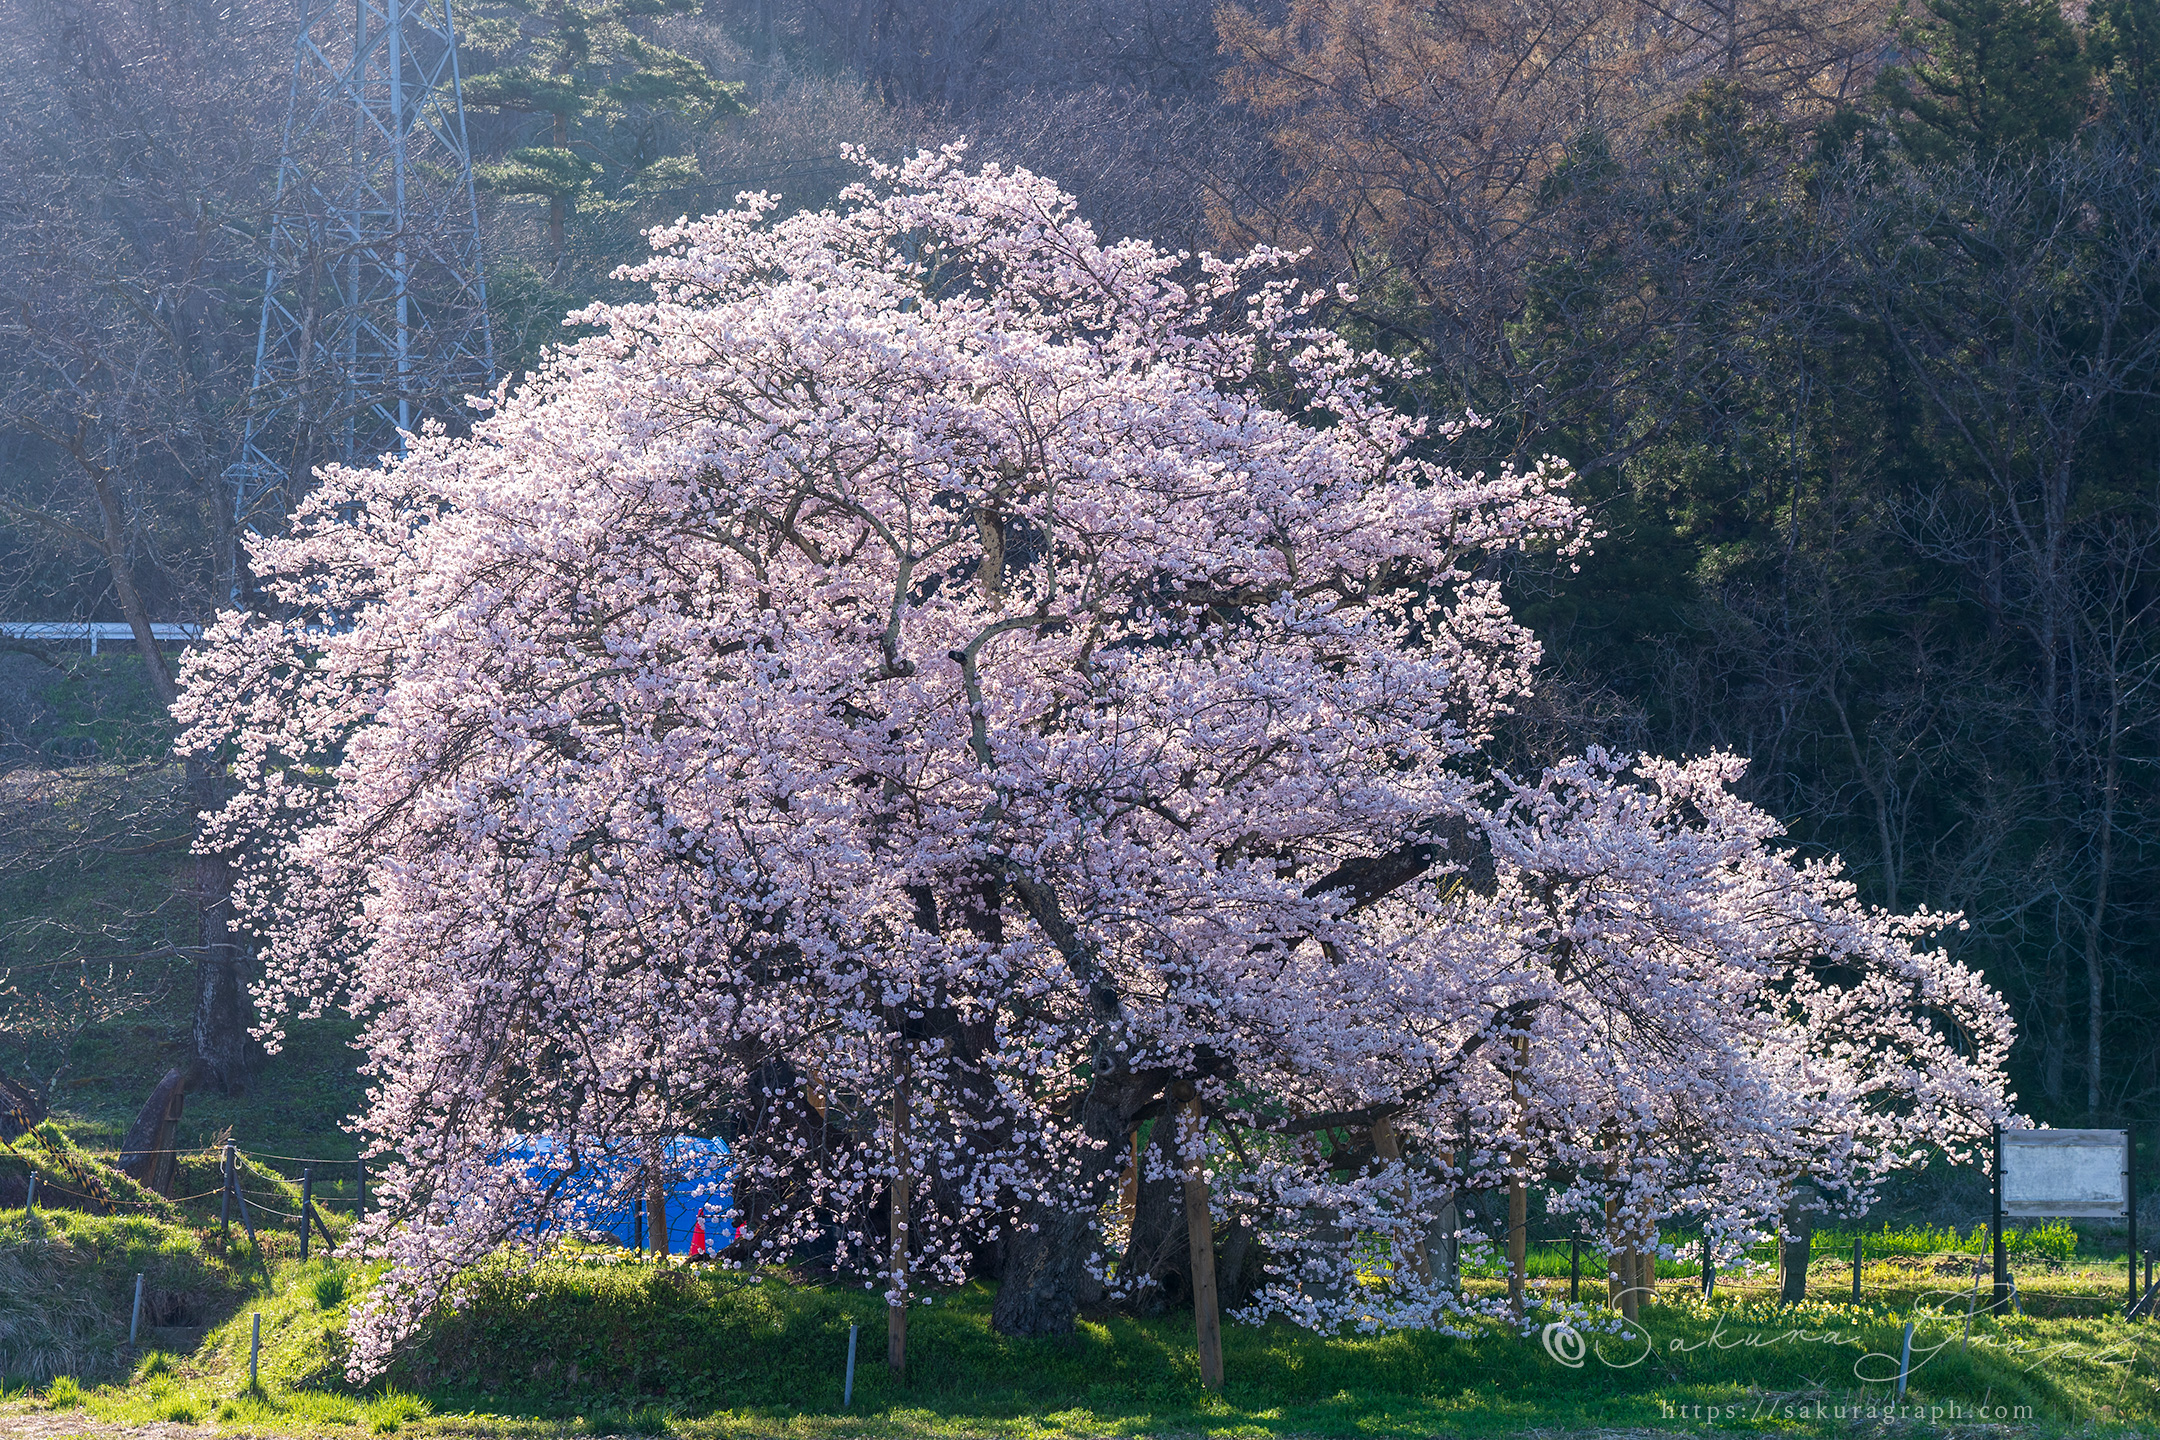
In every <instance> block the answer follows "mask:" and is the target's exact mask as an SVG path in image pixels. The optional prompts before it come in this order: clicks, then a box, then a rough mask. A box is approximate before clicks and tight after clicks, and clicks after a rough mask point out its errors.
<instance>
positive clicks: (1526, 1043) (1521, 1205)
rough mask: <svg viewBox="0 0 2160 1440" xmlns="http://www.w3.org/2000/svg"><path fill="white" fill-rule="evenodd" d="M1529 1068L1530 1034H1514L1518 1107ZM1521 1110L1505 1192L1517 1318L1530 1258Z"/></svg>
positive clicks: (1510, 1286)
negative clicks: (1523, 1079)
mask: <svg viewBox="0 0 2160 1440" xmlns="http://www.w3.org/2000/svg"><path fill="white" fill-rule="evenodd" d="M1529 1068H1530V1037H1529V1036H1528V1035H1518V1036H1516V1037H1515V1063H1514V1065H1512V1066H1511V1067H1509V1076H1508V1089H1509V1091H1510V1093H1511V1094H1512V1095H1513V1097H1514V1099H1515V1103H1516V1105H1517V1106H1518V1107H1519V1106H1521V1105H1522V1103H1523V1091H1522V1075H1523V1071H1525V1070H1527V1069H1529ZM1523 1119H1524V1112H1523V1111H1522V1110H1521V1109H1518V1110H1517V1111H1516V1118H1515V1133H1516V1141H1517V1143H1516V1146H1515V1154H1514V1156H1513V1157H1512V1158H1513V1161H1514V1163H1513V1164H1512V1165H1510V1166H1509V1169H1510V1170H1511V1171H1513V1174H1512V1175H1511V1176H1510V1178H1509V1180H1508V1192H1507V1227H1508V1228H1507V1257H1508V1267H1507V1295H1508V1311H1509V1313H1510V1314H1512V1315H1513V1316H1514V1317H1515V1318H1516V1319H1517V1320H1520V1319H1522V1316H1523V1291H1524V1289H1525V1288H1526V1282H1527V1280H1528V1276H1529V1258H1530V1196H1529V1193H1528V1191H1527V1190H1526V1189H1525V1188H1524V1186H1523V1168H1524V1167H1525V1166H1526V1165H1528V1164H1529V1163H1530V1155H1529V1151H1528V1150H1527V1148H1525V1147H1524V1146H1523V1145H1522V1143H1521V1138H1522V1129H1523Z"/></svg>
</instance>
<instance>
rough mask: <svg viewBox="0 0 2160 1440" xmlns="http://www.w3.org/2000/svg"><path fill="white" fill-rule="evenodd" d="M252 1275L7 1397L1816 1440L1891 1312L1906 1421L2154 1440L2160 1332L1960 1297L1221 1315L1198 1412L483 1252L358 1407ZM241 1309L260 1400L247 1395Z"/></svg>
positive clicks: (1160, 1332)
mask: <svg viewBox="0 0 2160 1440" xmlns="http://www.w3.org/2000/svg"><path fill="white" fill-rule="evenodd" d="M275 1274H276V1279H275V1283H274V1285H273V1286H271V1287H270V1288H268V1289H267V1290H260V1289H258V1290H256V1291H253V1292H250V1293H248V1294H247V1295H246V1296H245V1297H244V1298H243V1299H241V1300H240V1301H239V1303H237V1304H236V1306H235V1308H234V1309H233V1310H232V1312H231V1314H230V1315H229V1316H228V1317H227V1318H226V1319H225V1320H224V1322H223V1323H222V1324H220V1325H218V1326H217V1327H215V1328H213V1329H212V1330H211V1331H210V1333H209V1334H208V1335H207V1336H206V1337H205V1338H204V1340H203V1342H202V1344H201V1345H200V1347H199V1348H197V1349H196V1350H194V1351H193V1352H192V1353H191V1354H189V1355H186V1356H175V1355H169V1354H164V1353H158V1352H150V1353H146V1354H144V1355H143V1356H142V1357H141V1358H140V1359H139V1360H138V1362H137V1363H136V1365H135V1367H134V1369H133V1372H132V1374H129V1375H127V1376H126V1378H125V1380H124V1382H121V1383H113V1382H112V1381H108V1382H107V1383H104V1384H98V1385H93V1384H90V1383H88V1382H82V1383H79V1384H77V1385H76V1386H75V1387H74V1388H73V1389H70V1388H69V1387H68V1386H67V1385H66V1384H64V1383H62V1382H57V1381H56V1382H51V1383H49V1384H47V1385H46V1386H45V1387H44V1388H43V1390H42V1393H41V1396H40V1398H39V1400H38V1401H37V1402H35V1403H41V1404H63V1405H69V1406H74V1405H79V1406H80V1407H81V1410H82V1413H84V1414H85V1415H87V1416H89V1417H91V1418H94V1419H98V1420H103V1421H109V1422H113V1423H122V1424H141V1423H147V1422H149V1421H153V1420H160V1419H165V1420H174V1419H187V1418H190V1417H192V1418H193V1419H196V1420H209V1421H215V1422H218V1423H221V1424H225V1425H232V1426H240V1427H245V1428H250V1429H257V1430H271V1431H284V1432H313V1431H320V1430H329V1431H331V1432H333V1433H351V1432H352V1430H353V1429H359V1430H364V1431H372V1432H376V1433H382V1432H387V1431H390V1430H393V1429H399V1428H405V1427H418V1428H421V1429H423V1430H433V1429H448V1430H451V1431H455V1432H459V1433H473V1432H475V1431H478V1432H480V1433H488V1434H515V1433H526V1432H530V1433H535V1434H572V1433H576V1434H659V1433H663V1432H667V1433H678V1434H683V1435H713V1436H716V1437H718V1436H749V1435H805V1436H817V1435H827V1434H831V1435H842V1434H869V1435H883V1436H896V1435H904V1436H917V1435H920V1436H961V1435H997V1436H1010V1437H1016V1440H1017V1437H1026V1440H1034V1437H1051V1436H1065V1435H1090V1436H1095V1435H1101V1436H1110V1435H1141V1434H1150V1435H1154V1434H1165V1433H1175V1434H1200V1433H1206V1434H1210V1435H1223V1436H1250V1437H1261V1436H1276V1435H1282V1436H1289V1435H1317V1436H1363V1435H1421V1436H1430V1435H1438V1434H1446V1435H1458V1436H1484V1435H1499V1434H1511V1433H1517V1432H1519V1431H1522V1430H1528V1429H1538V1430H1556V1431H1566V1430H1588V1429H1614V1428H1643V1429H1702V1428H1727V1429H1743V1430H1744V1429H1752V1428H1763V1427H1767V1428H1774V1429H1779V1430H1783V1431H1786V1432H1790V1433H1807V1434H1815V1433H1821V1434H1842V1433H1845V1432H1847V1431H1849V1430H1851V1429H1854V1428H1856V1427H1855V1425H1854V1424H1853V1422H1852V1417H1851V1413H1850V1412H1852V1411H1854V1410H1855V1409H1857V1410H1858V1411H1859V1412H1860V1415H1861V1417H1862V1418H1864V1417H1865V1416H1866V1412H1867V1410H1868V1407H1870V1406H1873V1407H1875V1409H1876V1410H1877V1412H1878V1413H1879V1412H1880V1411H1881V1409H1882V1407H1883V1406H1885V1405H1887V1404H1889V1403H1890V1400H1889V1390H1890V1384H1889V1377H1890V1376H1891V1375H1892V1374H1893V1373H1894V1368H1895V1362H1894V1357H1895V1356H1896V1354H1897V1352H1898V1346H1899V1342H1900V1340H1901V1338H1902V1334H1903V1325H1904V1322H1905V1321H1906V1319H1908V1318H1911V1319H1913V1320H1915V1321H1916V1324H1917V1336H1918V1338H1917V1339H1916V1342H1915V1353H1916V1357H1917V1363H1916V1365H1915V1368H1914V1371H1913V1374H1912V1379H1911V1389H1910V1392H1909V1395H1908V1399H1907V1401H1906V1404H1907V1406H1908V1407H1911V1406H1918V1407H1919V1411H1918V1413H1919V1415H1920V1417H1921V1418H1922V1419H1923V1420H1925V1419H1926V1418H1927V1416H1928V1414H1929V1412H1930V1410H1931V1409H1940V1410H1944V1411H1945V1412H1947V1409H1948V1407H1950V1406H1952V1405H1956V1406H1959V1407H1962V1408H1963V1409H1965V1410H1967V1411H1970V1410H1971V1408H1972V1407H1975V1406H1978V1405H1980V1404H1981V1403H1982V1402H1983V1400H1984V1401H1985V1402H1986V1403H1987V1405H1988V1406H1989V1407H1990V1408H1991V1409H1992V1407H1994V1406H1995V1405H1997V1404H2000V1405H2001V1406H2003V1407H2004V1408H2005V1410H2006V1411H2007V1412H2009V1413H2008V1414H2006V1415H2005V1417H2003V1418H2004V1420H2005V1421H2006V1422H2008V1421H2010V1420H2013V1419H2014V1420H2016V1421H2017V1422H2018V1426H2017V1428H2018V1429H2019V1430H2020V1431H2021V1432H2026V1433H2035V1434H2049V1433H2057V1432H2067V1431H2073V1430H2074V1431H2078V1432H2079V1433H2151V1431H2152V1430H2153V1428H2154V1427H2156V1426H2160V1387H2156V1386H2155V1383H2154V1376H2155V1366H2156V1364H2160V1326H2152V1325H2144V1326H2137V1325H2130V1324H2126V1323H2125V1322H2123V1321H2121V1320H2119V1319H2095V1320H2036V1319H2023V1318H2016V1317H2013V1318H2010V1319H2007V1320H2004V1321H2001V1322H1997V1321H1993V1320H1990V1319H1988V1318H1987V1317H1985V1316H1982V1317H1980V1318H1979V1319H1977V1320H1976V1321H1975V1323H1974V1325H1973V1328H1972V1332H1971V1336H1970V1339H1969V1341H1965V1340H1963V1339H1962V1337H1963V1325H1964V1314H1963V1311H1962V1308H1961V1307H1960V1306H1958V1305H1957V1304H1955V1303H1945V1297H1937V1298H1936V1303H1934V1304H1921V1305H1918V1306H1906V1307H1904V1308H1897V1307H1893V1306H1891V1305H1889V1304H1870V1305H1867V1306H1863V1307H1853V1306H1850V1305H1839V1304H1833V1303H1828V1302H1823V1301H1810V1302H1808V1303H1807V1304H1805V1305H1802V1306H1799V1307H1792V1308H1785V1307H1780V1306H1777V1305H1775V1304H1773V1303H1771V1302H1770V1301H1769V1300H1768V1299H1767V1298H1765V1297H1759V1296H1757V1297H1745V1298H1736V1299H1726V1300H1722V1301H1720V1302H1718V1303H1716V1304H1714V1305H1711V1306H1705V1305H1703V1304H1701V1303H1700V1302H1699V1301H1695V1300H1692V1299H1682V1298H1679V1297H1675V1298H1674V1300H1673V1301H1672V1303H1661V1304H1656V1305H1652V1306H1649V1307H1646V1309H1645V1312H1644V1317H1643V1325H1642V1329H1641V1331H1640V1332H1639V1333H1637V1334H1634V1335H1631V1336H1625V1337H1615V1338H1611V1339H1607V1340H1605V1341H1602V1342H1595V1343H1593V1344H1592V1345H1591V1346H1590V1347H1589V1349H1588V1350H1587V1352H1586V1353H1585V1354H1584V1356H1583V1357H1582V1359H1583V1363H1582V1364H1581V1365H1580V1366H1579V1367H1570V1366H1567V1365H1564V1364H1562V1363H1560V1362H1559V1361H1558V1360H1556V1359H1555V1357H1554V1355H1553V1353H1552V1352H1551V1351H1549V1350H1548V1349H1547V1347H1546V1346H1545V1344H1543V1343H1542V1342H1541V1339H1540V1338H1539V1337H1537V1336H1532V1337H1530V1338H1527V1339H1525V1338H1520V1337H1518V1336H1516V1335H1514V1334H1513V1333H1511V1332H1508V1331H1507V1330H1505V1329H1504V1328H1503V1327H1502V1326H1499V1325H1497V1324H1492V1325H1486V1326H1484V1327H1481V1328H1480V1330H1479V1332H1478V1333H1476V1334H1475V1335H1473V1336H1472V1337H1470V1338H1467V1339H1451V1338H1447V1337H1443V1336H1438V1335H1433V1334H1429V1333H1419V1334H1391V1335H1372V1336H1359V1335H1345V1336H1334V1337H1328V1336H1316V1335H1312V1334H1310V1333H1307V1332H1303V1331H1299V1330H1296V1329H1293V1328H1291V1327H1289V1326H1286V1325H1282V1324H1279V1323H1277V1324H1270V1325H1266V1326H1246V1325H1235V1324H1233V1325H1230V1326H1227V1327H1226V1328H1225V1332H1224V1352H1225V1367H1226V1370H1227V1372H1228V1383H1227V1385H1226V1386H1225V1388H1224V1390H1223V1392H1222V1393H1221V1394H1220V1395H1211V1394H1209V1393H1207V1392H1206V1391H1205V1390H1203V1389H1202V1388H1201V1387H1200V1384H1199V1375H1198V1369H1197V1363H1196V1361H1195V1358H1194V1347H1193V1337H1192V1329H1191V1321H1190V1318H1189V1317H1186V1316H1171V1317H1166V1318H1163V1319H1159V1320H1137V1319H1132V1318H1128V1317H1112V1316H1103V1317H1098V1318H1096V1319H1092V1320H1086V1321H1083V1323H1082V1325H1081V1327H1080V1329H1079V1331H1078V1332H1077V1333H1076V1334H1074V1335H1072V1336H1069V1337H1064V1338H1059V1339H1048V1340H1034V1341H1014V1340H1007V1339H1004V1338H1002V1337H999V1336H997V1335H995V1334H994V1333H993V1332H992V1331H991V1329H990V1326H989V1308H990V1300H991V1294H990V1292H989V1290H988V1289H987V1288H986V1287H981V1286H976V1287H970V1288H969V1289H967V1290H964V1291H961V1292H958V1293H955V1294H948V1295H943V1296H939V1297H938V1298H937V1299H936V1300H935V1301H934V1302H933V1303H930V1304H927V1305H923V1306H919V1307H917V1308H916V1309H914V1310H913V1311H912V1312H911V1317H910V1322H909V1373H908V1375H907V1377H906V1378H905V1379H904V1380H900V1379H895V1378H894V1377H892V1376H891V1375H889V1374H888V1373H887V1371H886V1368H885V1365H884V1363H883V1362H884V1356H883V1349H884V1345H883V1341H884V1330H885V1325H884V1320H885V1314H884V1309H883V1306H882V1305H881V1304H880V1303H879V1301H878V1300H877V1298H876V1297H874V1296H871V1295H868V1294H866V1293H864V1292H862V1291H859V1290H853V1289H843V1288H840V1287H832V1286H824V1287H811V1286H802V1285H796V1284H791V1283H789V1282H788V1281H786V1280H785V1279H783V1278H781V1277H777V1276H768V1277H765V1278H763V1279H753V1278H748V1277H743V1276H737V1275H728V1274H724V1273H721V1272H718V1271H715V1270H707V1269H702V1268H699V1269H692V1268H689V1267H684V1266H682V1265H680V1264H675V1265H667V1266H661V1265H655V1264H652V1263H649V1262H643V1261H636V1260H626V1259H625V1258H624V1257H622V1256H620V1255H619V1254H615V1253H612V1252H588V1253H585V1254H581V1255H570V1256H565V1257H561V1258H557V1259H552V1260H549V1261H545V1262H542V1263H540V1264H538V1265H533V1264H530V1263H526V1262H522V1261H519V1260H517V1259H514V1258H510V1257H503V1258H500V1259H498V1260H497V1261H496V1262H494V1263H492V1264H491V1265H489V1266H488V1267H486V1269H485V1270H484V1272H483V1273H482V1274H481V1276H480V1277H479V1278H478V1281H477V1283H476V1285H475V1286H474V1288H473V1289H472V1291H471V1292H470V1294H469V1295H468V1296H467V1297H466V1300H465V1302H464V1303H463V1304H462V1305H461V1306H460V1307H459V1308H458V1310H457V1311H456V1312H455V1313H453V1314H449V1315H445V1316H444V1317H442V1318H440V1319H438V1320H437V1321H435V1322H434V1323H432V1324H431V1325H430V1326H429V1328H428V1330H427V1332H426V1333H425V1336H424V1340H423V1343H422V1345H421V1346H420V1347H419V1349H418V1350H416V1351H415V1352H414V1354H413V1355H412V1356H410V1357H409V1358H408V1359H407V1360H406V1361H405V1362H404V1363H403V1364H402V1365H401V1366H400V1367H398V1368H397V1369H396V1370H395V1371H394V1372H393V1373H392V1375H391V1376H390V1377H388V1383H386V1384H384V1385H382V1386H378V1387H375V1388H371V1389H369V1390H366V1391H356V1390H354V1389H352V1388H351V1387H349V1386H347V1385H346V1384H345V1383H344V1381H343V1380H342V1376H341V1368H342V1363H343V1354H344V1350H343V1346H344V1341H343V1337H342V1325H343V1322H344V1319H345V1316H346V1312H347V1306H349V1304H350V1303H352V1301H353V1300H354V1299H356V1298H357V1297H358V1296H359V1295H361V1294H363V1293H364V1291H365V1288H366V1283H367V1278H368V1277H367V1275H366V1274H365V1273H364V1272H359V1271H355V1270H352V1269H350V1268H348V1267H346V1266H344V1265H342V1264H338V1263H333V1262H324V1261H316V1262H313V1263H311V1264H309V1265H306V1266H302V1265H299V1264H297V1263H287V1264H282V1265H279V1266H277V1267H275ZM256 1313H259V1314H260V1315H261V1317H262V1337H263V1350H262V1365H261V1374H262V1385H261V1387H260V1389H258V1390H254V1391H250V1390H249V1389H248V1386H247V1354H248V1333H249V1332H248V1321H249V1317H250V1315H251V1314H256ZM850 1324H854V1325H856V1326H858V1327H859V1330H858V1368H857V1374H856V1389H855V1395H854V1402H853V1405H852V1406H851V1407H850V1408H848V1409H846V1410H843V1409H842V1407H841V1378H842V1368H843V1364H844V1360H845V1355H846V1350H847V1335H848V1326H849V1325H850ZM1961 1341H1962V1343H1961ZM1600 1351H1602V1353H1603V1358H1600ZM1565 1353H1566V1352H1565V1351H1563V1354H1565ZM114 1378H115V1379H118V1377H114ZM1803 1405H1805V1407H1806V1409H1807V1411H1808V1415H1809V1418H1808V1419H1806V1420H1804V1421H1803V1420H1801V1419H1799V1418H1798V1411H1799V1410H1800V1408H1801V1407H1802V1406H1803ZM1818 1405H1819V1406H1820V1407H1821V1408H1822V1410H1823V1412H1824V1415H1823V1418H1821V1419H1819V1420H1818V1419H1816V1418H1814V1415H1815V1410H1816V1407H1817V1406H1818ZM1840 1406H1844V1407H1845V1408H1846V1409H1847V1411H1848V1418H1846V1419H1845V1420H1843V1421H1840V1420H1839V1419H1838V1418H1837V1413H1836V1412H1837V1410H1838V1407H1840ZM1903 1413H1905V1414H1908V1415H1909V1414H1911V1413H1912V1412H1911V1411H1910V1409H1908V1410H1907V1411H1906V1412H1903ZM1991 1418H1992V1417H1991ZM1945 1423H1946V1424H1947V1423H1948V1422H1947V1421H1946V1422H1945ZM1952 1428H1955V1427H1952Z"/></svg>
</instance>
